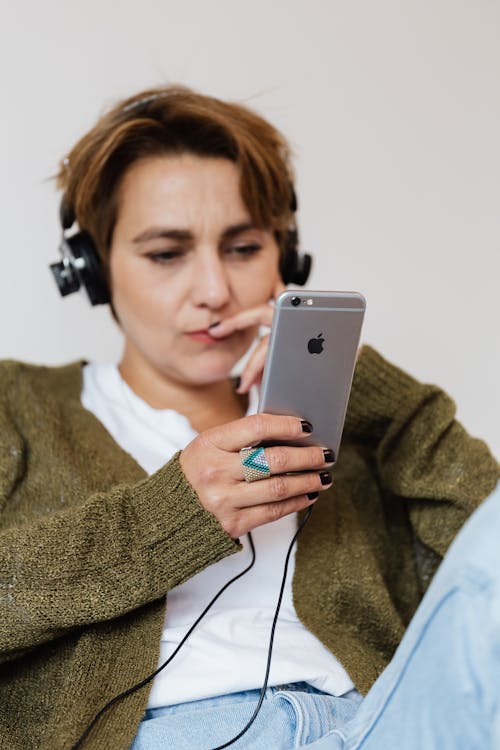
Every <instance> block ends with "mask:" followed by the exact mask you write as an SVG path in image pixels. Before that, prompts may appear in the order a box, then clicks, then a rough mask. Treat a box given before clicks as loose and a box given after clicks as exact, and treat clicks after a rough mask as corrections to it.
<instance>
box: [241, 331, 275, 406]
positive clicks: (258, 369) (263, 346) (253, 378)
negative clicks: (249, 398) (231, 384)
mask: <svg viewBox="0 0 500 750" xmlns="http://www.w3.org/2000/svg"><path fill="white" fill-rule="evenodd" d="M268 344H269V335H267V336H263V337H262V338H261V340H260V341H259V343H258V344H257V346H256V347H255V349H254V351H253V352H252V356H251V357H250V358H249V360H248V362H247V363H246V365H245V368H244V370H243V372H242V373H241V376H240V384H239V386H238V388H237V389H236V392H237V393H248V391H249V390H250V388H251V387H252V385H258V384H259V383H260V381H261V380H262V373H263V371H264V365H265V363H266V354H267V347H268Z"/></svg>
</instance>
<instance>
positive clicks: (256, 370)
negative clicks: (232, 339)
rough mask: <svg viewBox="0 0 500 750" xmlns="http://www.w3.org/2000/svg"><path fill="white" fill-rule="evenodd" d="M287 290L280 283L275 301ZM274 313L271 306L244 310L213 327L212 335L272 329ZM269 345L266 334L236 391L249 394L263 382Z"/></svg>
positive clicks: (247, 364) (250, 359) (255, 350)
mask: <svg viewBox="0 0 500 750" xmlns="http://www.w3.org/2000/svg"><path fill="white" fill-rule="evenodd" d="M285 289H286V287H285V285H284V284H283V282H281V281H280V282H278V283H277V284H276V287H275V289H274V294H273V297H274V299H276V297H278V296H279V295H280V294H281V292H283V291H284V290H285ZM273 313H274V308H273V307H272V305H270V304H265V305H259V306H258V307H251V308H249V309H248V310H243V312H241V313H238V314H237V315H233V316H232V317H231V318H226V320H223V321H222V322H221V323H218V324H217V325H215V326H212V327H211V328H210V334H211V335H212V336H213V337H214V338H224V337H225V336H229V335H230V334H231V333H234V332H235V331H242V330H244V329H245V328H252V327H255V326H266V327H267V328H271V323H272V320H273ZM268 344H269V334H266V335H265V336H262V338H261V339H260V340H259V342H258V344H257V346H256V347H255V349H254V351H253V352H252V354H251V356H250V358H249V360H248V362H247V363H246V366H245V368H244V370H243V372H242V373H241V380H240V384H239V386H238V388H237V389H236V391H237V393H248V391H249V390H250V388H251V386H252V385H258V384H259V383H260V382H261V380H262V373H263V371H264V364H265V361H266V354H267V346H268Z"/></svg>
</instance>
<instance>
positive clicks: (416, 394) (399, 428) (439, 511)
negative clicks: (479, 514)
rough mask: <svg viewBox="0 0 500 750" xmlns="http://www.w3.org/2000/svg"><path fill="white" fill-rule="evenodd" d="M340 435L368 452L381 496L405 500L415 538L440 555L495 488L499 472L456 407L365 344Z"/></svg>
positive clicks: (442, 394) (486, 449)
mask: <svg viewBox="0 0 500 750" xmlns="http://www.w3.org/2000/svg"><path fill="white" fill-rule="evenodd" d="M344 434H345V436H346V437H348V438H350V439H353V440H355V441H358V442H359V443H361V444H362V445H364V446H366V447H367V448H368V449H369V450H370V451H371V452H372V454H373V456H374V461H375V465H376V468H377V473H378V479H379V482H380V486H381V488H382V490H383V491H385V492H389V493H391V494H392V495H394V496H396V497H397V496H399V497H401V498H402V499H404V500H406V501H407V504H408V509H409V517H410V521H411V523H412V525H413V528H414V531H415V533H416V535H417V538H418V539H419V540H420V541H421V542H423V543H424V544H425V545H426V546H427V547H429V548H430V549H431V550H433V551H434V552H435V553H437V554H438V555H439V556H442V555H443V554H444V553H445V551H446V549H447V548H448V546H449V544H450V543H451V541H452V539H453V537H454V536H455V534H456V533H457V531H458V529H459V528H460V526H461V525H462V524H463V523H464V521H465V520H466V518H467V517H468V515H470V513H472V511H473V510H474V509H475V508H476V507H477V506H478V505H479V503H480V502H481V501H482V500H483V499H485V498H486V497H487V496H488V495H489V494H490V493H491V492H492V490H493V489H494V487H495V485H496V483H497V481H498V478H499V466H498V463H497V461H496V460H495V459H494V457H493V456H492V455H491V453H490V451H489V449H488V447H487V446H486V444H485V443H484V442H483V441H482V440H478V439H475V438H472V437H470V435H468V434H467V432H466V431H465V430H464V428H463V427H462V426H461V425H460V424H459V423H458V422H457V421H456V420H455V404H454V402H453V401H452V400H451V399H450V397H449V396H447V395H446V394H445V393H444V392H443V391H442V390H440V389H439V388H437V387H436V386H434V385H423V384H421V383H419V382H417V381H416V380H415V379H414V378H412V377H410V376H409V375H408V374H406V373H405V372H403V371H402V370H400V369H399V368H397V367H395V366H394V365H392V364H390V363H389V362H387V361H386V360H385V359H383V358H382V357H381V356H380V355H379V354H378V353H377V352H376V351H375V350H374V349H372V348H371V347H368V346H365V347H363V349H362V350H361V352H360V355H359V358H358V363H357V366H356V370H355V375H354V379H353V386H352V391H351V397H350V401H349V407H348V413H347V418H346V424H345V430H344Z"/></svg>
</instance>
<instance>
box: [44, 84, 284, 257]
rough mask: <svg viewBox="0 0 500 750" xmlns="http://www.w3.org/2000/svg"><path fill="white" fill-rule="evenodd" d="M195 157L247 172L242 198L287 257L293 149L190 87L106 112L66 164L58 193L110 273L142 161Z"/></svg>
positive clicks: (254, 118) (249, 114) (248, 114)
mask: <svg viewBox="0 0 500 750" xmlns="http://www.w3.org/2000/svg"><path fill="white" fill-rule="evenodd" d="M186 152H189V153H193V154H196V155H199V156H209V157H222V158H226V159H230V160H231V161H233V162H235V163H236V164H237V165H238V167H239V169H240V174H241V178H240V187H241V195H242V199H243V201H244V203H245V205H246V206H247V208H248V210H249V212H250V215H251V217H252V220H253V221H254V222H255V223H256V225H257V226H260V227H263V228H266V229H271V230H273V231H274V232H275V233H276V237H277V240H278V243H279V245H280V247H281V249H282V251H283V249H284V244H285V237H286V230H287V229H289V228H294V227H295V220H294V215H293V211H292V207H293V201H294V197H293V196H294V193H293V172H292V167H291V163H290V148H289V146H288V143H287V142H286V140H285V138H284V137H283V136H282V134H281V133H280V132H279V131H278V130H276V128H274V127H273V126H272V125H271V124H270V123H268V122H267V121H266V120H264V119H263V118H262V117H260V116H259V115H257V114H256V113H255V112H253V111H252V110H250V109H248V108H247V107H246V106H243V105H241V104H236V103H232V102H224V101H221V100H219V99H216V98H214V97H211V96H205V95H203V94H199V93H197V92H195V91H192V90H191V89H189V88H186V87H184V86H166V87H159V88H154V89H149V90H147V91H141V92H140V93H138V94H136V95H135V96H131V97H129V98H128V99H125V100H124V101H121V102H119V103H118V104H116V105H115V106H114V107H112V108H111V109H110V110H109V111H108V112H106V113H105V114H104V115H103V116H102V117H101V118H100V119H99V120H98V122H97V123H96V125H95V126H94V127H93V128H92V129H91V130H90V131H89V132H88V133H87V134H86V135H84V136H83V138H81V139H80V140H79V141H78V143H77V144H76V145H75V146H74V147H73V148H72V150H71V151H70V152H69V154H68V156H67V157H66V158H65V159H64V160H63V161H62V162H61V165H60V170H59V173H58V175H57V178H56V179H57V186H58V187H59V188H60V189H61V190H62V191H63V193H64V200H65V204H66V206H67V207H69V208H70V211H71V212H72V213H73V214H74V217H75V219H76V220H77V221H78V224H79V227H80V229H82V230H86V231H87V232H89V234H90V235H91V237H92V239H93V240H94V243H95V244H96V247H97V251H98V253H99V255H100V257H101V259H102V261H103V263H104V267H105V269H106V271H107V270H108V260H109V249H110V245H111V240H112V236H113V230H114V226H115V223H116V219H117V193H118V188H119V186H120V183H121V180H122V178H123V176H124V174H125V172H126V171H127V169H128V168H129V167H130V166H131V165H132V164H133V163H134V162H136V161H138V160H139V159H143V158H147V157H151V156H158V155H168V154H181V153H186Z"/></svg>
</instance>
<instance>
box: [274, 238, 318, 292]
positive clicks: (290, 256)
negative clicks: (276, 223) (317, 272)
mask: <svg viewBox="0 0 500 750" xmlns="http://www.w3.org/2000/svg"><path fill="white" fill-rule="evenodd" d="M297 246H298V232H297V231H296V230H295V229H289V230H288V232H287V233H286V237H285V251H284V253H283V259H282V261H281V263H280V273H281V278H282V279H283V282H284V283H285V284H297V285H298V286H304V284H305V283H306V281H307V279H308V278H309V274H310V272H311V266H312V257H311V255H309V253H299V251H298V250H297Z"/></svg>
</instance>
